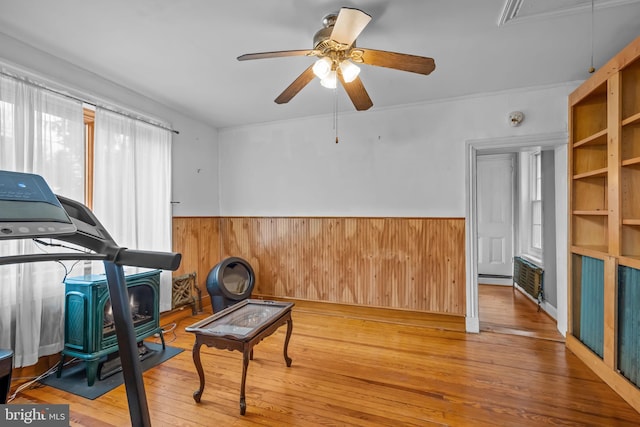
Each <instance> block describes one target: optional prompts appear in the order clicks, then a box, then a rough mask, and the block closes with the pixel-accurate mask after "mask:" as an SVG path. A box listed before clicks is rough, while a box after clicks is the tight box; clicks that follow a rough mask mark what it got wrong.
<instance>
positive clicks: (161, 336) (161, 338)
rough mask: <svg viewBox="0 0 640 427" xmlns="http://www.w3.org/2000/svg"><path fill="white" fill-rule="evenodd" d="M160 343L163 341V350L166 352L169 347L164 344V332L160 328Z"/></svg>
mask: <svg viewBox="0 0 640 427" xmlns="http://www.w3.org/2000/svg"><path fill="white" fill-rule="evenodd" d="M159 333H160V341H162V349H163V350H165V349H166V348H167V347H166V346H165V344H164V332H162V328H160V332H159Z"/></svg>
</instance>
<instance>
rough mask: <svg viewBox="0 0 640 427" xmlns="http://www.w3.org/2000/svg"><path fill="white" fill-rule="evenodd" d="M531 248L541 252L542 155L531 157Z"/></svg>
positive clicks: (537, 154) (536, 154)
mask: <svg viewBox="0 0 640 427" xmlns="http://www.w3.org/2000/svg"><path fill="white" fill-rule="evenodd" d="M531 163H532V164H531V186H532V188H531V240H530V242H531V247H532V248H533V249H536V250H538V251H542V155H541V153H540V152H538V153H535V154H533V155H532V156H531Z"/></svg>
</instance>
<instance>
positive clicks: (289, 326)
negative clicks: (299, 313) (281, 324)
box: [284, 318, 293, 366]
mask: <svg viewBox="0 0 640 427" xmlns="http://www.w3.org/2000/svg"><path fill="white" fill-rule="evenodd" d="M292 329H293V320H291V318H289V319H287V337H286V338H285V339H284V361H285V362H287V366H291V362H292V360H291V358H290V357H289V355H288V354H287V349H288V348H289V340H290V339H291V330H292Z"/></svg>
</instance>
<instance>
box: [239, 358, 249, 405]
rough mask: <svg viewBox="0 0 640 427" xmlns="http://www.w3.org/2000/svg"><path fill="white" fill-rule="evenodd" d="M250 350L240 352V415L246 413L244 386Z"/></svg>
mask: <svg viewBox="0 0 640 427" xmlns="http://www.w3.org/2000/svg"><path fill="white" fill-rule="evenodd" d="M250 353H251V350H249V351H247V350H245V351H243V352H242V383H241V384H240V415H244V414H245V412H247V402H246V400H245V398H244V385H245V383H246V381H247V368H248V367H249V354H250Z"/></svg>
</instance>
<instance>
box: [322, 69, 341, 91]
mask: <svg viewBox="0 0 640 427" xmlns="http://www.w3.org/2000/svg"><path fill="white" fill-rule="evenodd" d="M320 84H321V85H322V86H323V87H326V88H327V89H335V88H336V87H337V85H338V78H337V76H336V72H335V70H333V71H329V72H328V73H327V75H326V76H324V78H322V80H320Z"/></svg>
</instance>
